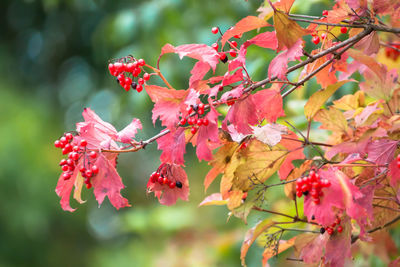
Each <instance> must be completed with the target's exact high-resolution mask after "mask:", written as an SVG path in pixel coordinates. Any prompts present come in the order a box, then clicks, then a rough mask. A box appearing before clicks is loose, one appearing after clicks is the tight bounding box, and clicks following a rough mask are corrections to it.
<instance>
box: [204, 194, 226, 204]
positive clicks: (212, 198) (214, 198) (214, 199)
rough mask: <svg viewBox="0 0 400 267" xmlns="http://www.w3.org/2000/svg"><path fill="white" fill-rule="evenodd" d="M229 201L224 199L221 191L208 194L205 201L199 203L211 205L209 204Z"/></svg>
mask: <svg viewBox="0 0 400 267" xmlns="http://www.w3.org/2000/svg"><path fill="white" fill-rule="evenodd" d="M227 203H228V201H227V200H224V199H222V195H221V193H214V194H211V195H209V196H207V197H206V198H205V199H203V201H202V202H201V203H200V204H199V207H201V206H209V205H218V206H219V205H226V204H227Z"/></svg>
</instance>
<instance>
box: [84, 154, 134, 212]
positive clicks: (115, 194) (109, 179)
mask: <svg viewBox="0 0 400 267" xmlns="http://www.w3.org/2000/svg"><path fill="white" fill-rule="evenodd" d="M106 155H107V157H109V159H108V158H106ZM117 156H118V155H117V154H107V153H102V154H100V155H99V156H98V158H97V160H96V163H95V164H96V165H97V166H98V167H99V173H98V174H97V175H96V176H94V177H93V178H92V180H91V181H92V184H93V188H94V191H93V192H94V195H95V197H96V200H97V202H98V203H99V205H101V203H103V201H104V198H105V197H106V196H107V197H108V199H109V200H110V202H111V204H112V205H113V206H114V207H115V208H116V209H120V208H124V207H130V205H129V203H128V200H127V199H126V198H124V197H122V196H121V193H120V191H121V190H122V189H123V188H124V187H125V186H124V184H123V183H122V180H121V177H120V176H119V175H118V172H117V170H116V169H115V168H114V166H113V164H112V161H113V160H114V159H115V157H117Z"/></svg>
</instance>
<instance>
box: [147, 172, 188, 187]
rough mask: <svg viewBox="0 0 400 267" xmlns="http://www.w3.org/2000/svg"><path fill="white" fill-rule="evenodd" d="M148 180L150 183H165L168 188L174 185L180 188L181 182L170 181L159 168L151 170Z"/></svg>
mask: <svg viewBox="0 0 400 267" xmlns="http://www.w3.org/2000/svg"><path fill="white" fill-rule="evenodd" d="M150 181H151V182H152V183H159V184H160V185H167V186H168V187H169V188H171V189H174V188H175V187H177V188H182V183H181V182H179V181H176V182H173V181H170V180H169V179H168V177H167V175H165V174H164V173H160V172H159V170H157V171H155V172H153V173H152V174H151V175H150Z"/></svg>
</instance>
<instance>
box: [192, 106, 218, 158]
mask: <svg viewBox="0 0 400 267" xmlns="http://www.w3.org/2000/svg"><path fill="white" fill-rule="evenodd" d="M218 115H219V113H218V112H217V110H216V109H215V108H214V106H212V105H210V111H209V112H208V113H207V115H206V116H205V117H206V118H207V119H208V121H209V124H208V125H207V126H204V125H203V126H201V127H199V131H198V134H197V139H196V145H197V149H196V155H197V158H198V159H199V161H200V160H205V161H210V160H212V158H213V156H212V152H211V149H210V144H209V143H210V142H212V143H219V134H218Z"/></svg>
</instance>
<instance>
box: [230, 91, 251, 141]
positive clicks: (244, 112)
mask: <svg viewBox="0 0 400 267" xmlns="http://www.w3.org/2000/svg"><path fill="white" fill-rule="evenodd" d="M254 114H257V109H256V105H255V104H254V102H253V97H252V95H250V96H249V97H247V98H244V99H240V100H237V101H236V102H235V104H234V105H233V106H231V108H230V109H229V111H228V114H227V115H226V118H225V121H229V122H230V123H232V124H233V125H234V126H235V128H236V130H237V131H238V132H239V133H242V134H251V133H252V129H251V128H250V126H249V125H254V124H256V123H257V122H258V120H257V117H256V116H254Z"/></svg>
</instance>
